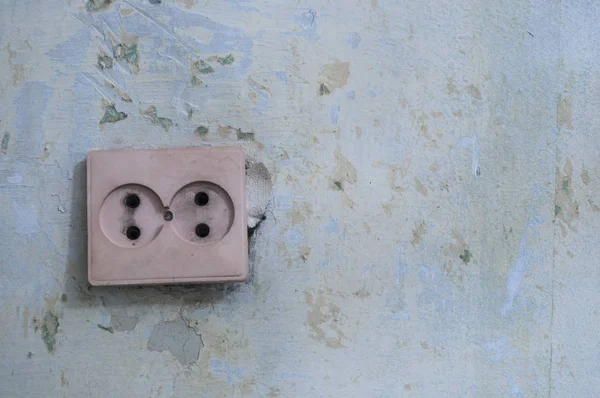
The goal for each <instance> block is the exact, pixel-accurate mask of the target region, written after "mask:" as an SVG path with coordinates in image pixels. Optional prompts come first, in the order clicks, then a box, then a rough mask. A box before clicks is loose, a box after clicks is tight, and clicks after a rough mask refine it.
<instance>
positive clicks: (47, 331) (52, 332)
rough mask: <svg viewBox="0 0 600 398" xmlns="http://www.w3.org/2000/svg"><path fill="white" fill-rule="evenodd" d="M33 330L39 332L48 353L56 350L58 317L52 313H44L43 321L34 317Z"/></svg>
mask: <svg viewBox="0 0 600 398" xmlns="http://www.w3.org/2000/svg"><path fill="white" fill-rule="evenodd" d="M32 325H33V327H34V330H35V331H36V332H37V331H38V330H41V332H42V334H41V338H42V341H43V342H44V345H45V346H46V349H47V350H48V352H49V353H51V354H53V353H54V351H55V349H56V334H57V333H58V327H59V326H60V323H59V322H58V317H57V316H56V315H55V314H54V313H53V312H52V311H46V313H45V314H44V319H43V320H39V319H38V318H36V317H34V318H33V321H32Z"/></svg>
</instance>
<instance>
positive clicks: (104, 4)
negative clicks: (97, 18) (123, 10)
mask: <svg viewBox="0 0 600 398" xmlns="http://www.w3.org/2000/svg"><path fill="white" fill-rule="evenodd" d="M112 2H113V0H88V2H87V3H86V5H85V9H86V10H88V11H89V12H99V11H105V10H107V9H108V8H109V7H110V5H111V4H112Z"/></svg>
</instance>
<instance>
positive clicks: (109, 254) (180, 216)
mask: <svg viewBox="0 0 600 398" xmlns="http://www.w3.org/2000/svg"><path fill="white" fill-rule="evenodd" d="M87 195H88V197H87V202H88V279H89V281H90V283H91V284H92V285H131V284H165V283H206V282H226V281H243V280H245V279H246V278H247V276H248V234H247V225H246V222H247V212H246V174H245V158H244V151H243V149H241V148H239V147H211V148H183V149H140V150H109V151H93V152H90V153H89V154H88V158H87Z"/></svg>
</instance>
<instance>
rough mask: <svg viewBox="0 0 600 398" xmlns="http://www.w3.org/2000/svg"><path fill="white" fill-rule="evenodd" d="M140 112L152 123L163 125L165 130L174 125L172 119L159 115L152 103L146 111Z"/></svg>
mask: <svg viewBox="0 0 600 398" xmlns="http://www.w3.org/2000/svg"><path fill="white" fill-rule="evenodd" d="M140 114H141V115H142V116H145V117H146V118H147V119H149V120H150V123H152V124H154V125H156V126H161V127H162V128H163V129H165V131H169V129H170V128H171V126H173V121H172V120H171V119H169V118H166V117H160V116H158V112H157V111H156V107H155V106H154V105H150V106H149V107H148V109H146V110H145V111H140Z"/></svg>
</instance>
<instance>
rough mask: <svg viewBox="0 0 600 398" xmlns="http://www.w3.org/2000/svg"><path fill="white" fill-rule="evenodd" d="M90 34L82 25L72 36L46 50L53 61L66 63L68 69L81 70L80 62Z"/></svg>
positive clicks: (83, 57) (85, 51)
mask: <svg viewBox="0 0 600 398" xmlns="http://www.w3.org/2000/svg"><path fill="white" fill-rule="evenodd" d="M90 40H91V34H90V30H89V29H88V28H87V27H82V28H80V29H79V30H77V32H75V34H74V35H73V36H71V37H70V38H69V39H67V40H66V41H64V42H62V43H61V44H59V45H58V46H56V47H54V48H53V49H51V50H49V51H48V52H46V55H48V56H49V57H50V58H52V60H53V61H56V62H60V63H62V64H64V65H67V66H68V68H69V69H70V70H81V64H82V62H83V60H84V59H85V57H86V55H87V51H88V48H89V46H90Z"/></svg>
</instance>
